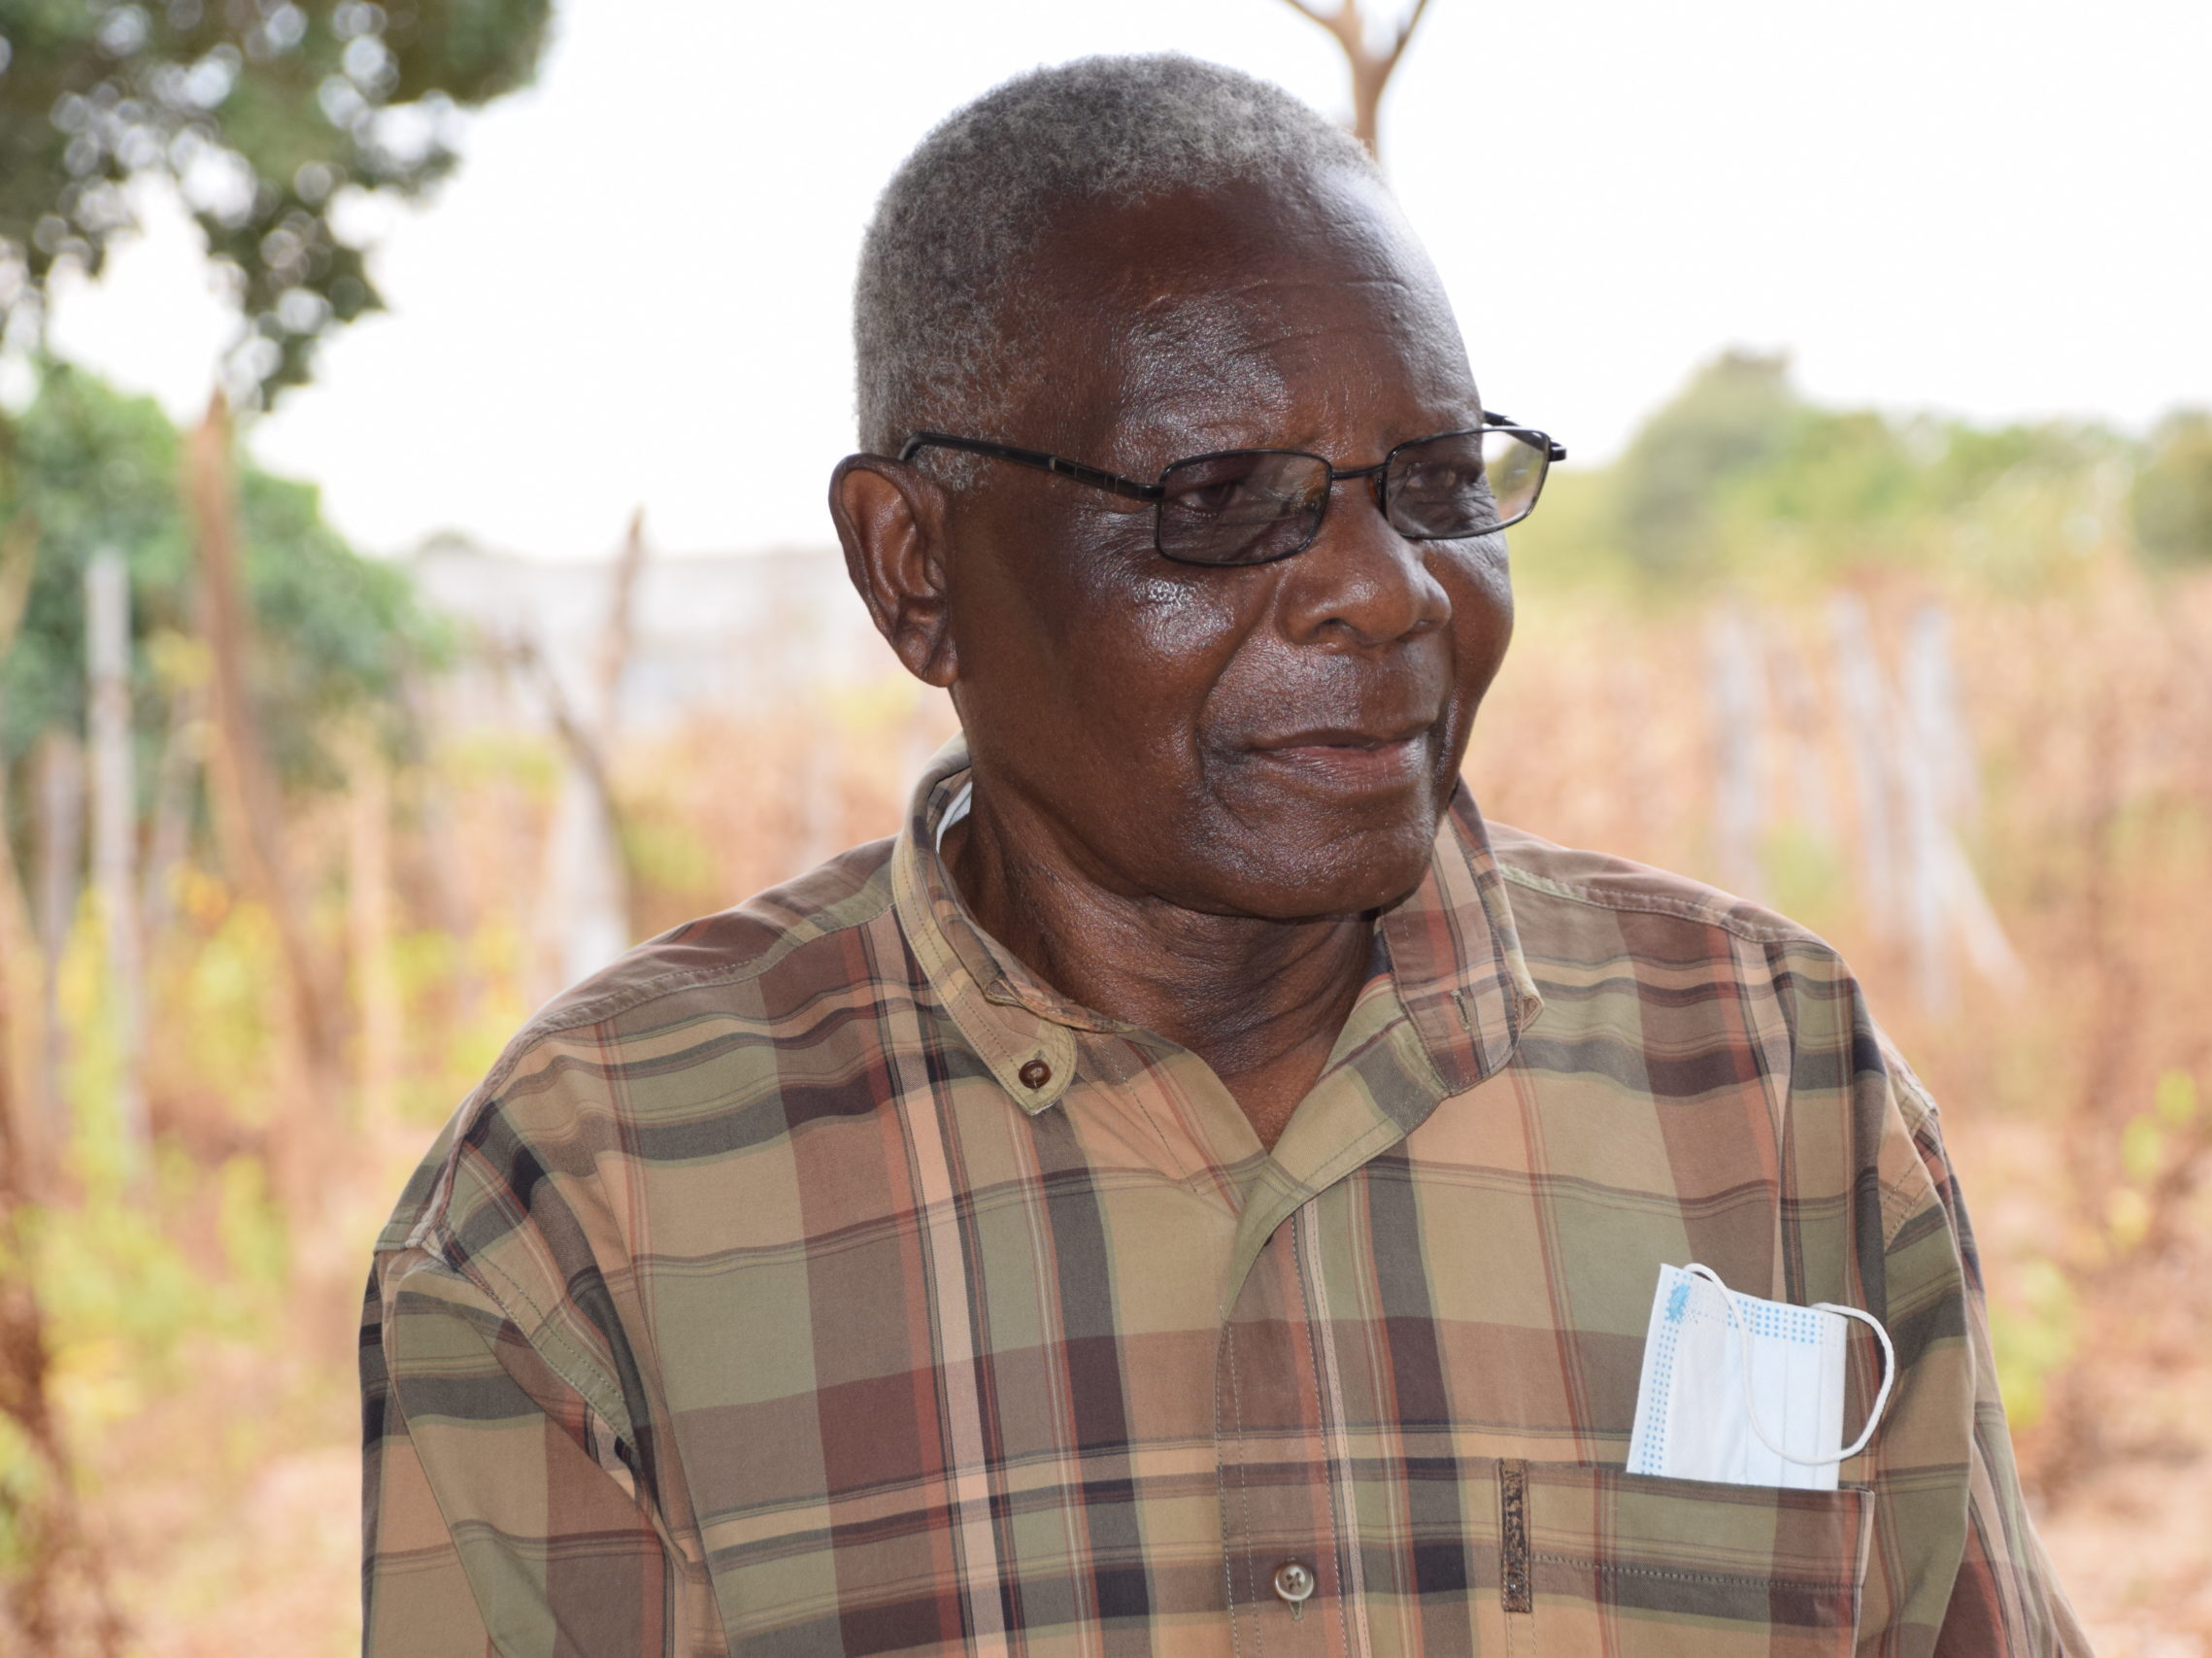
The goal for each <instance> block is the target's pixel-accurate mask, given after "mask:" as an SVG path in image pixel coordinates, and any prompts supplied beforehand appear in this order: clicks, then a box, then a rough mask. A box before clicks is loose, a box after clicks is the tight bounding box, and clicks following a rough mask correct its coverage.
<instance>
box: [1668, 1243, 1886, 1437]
mask: <svg viewBox="0 0 2212 1658" xmlns="http://www.w3.org/2000/svg"><path fill="white" fill-rule="evenodd" d="M1682 1270H1683V1271H1684V1272H1685V1273H1686V1274H1688V1275H1689V1276H1691V1277H1693V1278H1702V1279H1704V1280H1705V1281H1706V1282H1707V1283H1708V1284H1711V1285H1712V1286H1713V1288H1715V1289H1716V1290H1719V1291H1720V1292H1721V1300H1722V1301H1723V1303H1726V1306H1727V1309H1728V1324H1729V1326H1730V1327H1731V1328H1732V1329H1733V1330H1735V1332H1736V1333H1737V1335H1738V1336H1739V1337H1741V1339H1740V1340H1739V1341H1738V1342H1737V1343H1736V1350H1737V1351H1738V1352H1739V1353H1741V1354H1742V1355H1743V1390H1744V1411H1745V1413H1746V1414H1747V1415H1749V1416H1750V1417H1751V1431H1752V1432H1753V1433H1755V1434H1757V1435H1758V1436H1759V1441H1760V1444H1762V1445H1764V1446H1765V1447H1766V1448H1767V1449H1768V1450H1770V1451H1772V1452H1773V1453H1774V1454H1775V1455H1776V1456H1778V1457H1780V1458H1781V1459H1782V1460H1783V1461H1784V1462H1793V1463H1795V1464H1797V1465H1798V1466H1799V1467H1801V1468H1826V1467H1827V1466H1828V1465H1829V1464H1830V1463H1840V1462H1849V1461H1850V1460H1851V1459H1852V1458H1853V1457H1855V1456H1857V1455H1858V1454H1859V1453H1860V1451H1862V1450H1864V1449H1865V1448H1866V1447H1867V1445H1868V1444H1869V1443H1870V1442H1871V1441H1872V1440H1873V1438H1874V1430H1875V1429H1876V1428H1877V1427H1879V1426H1880V1425H1881V1421H1882V1412H1883V1410H1884V1409H1885V1408H1886V1407H1887V1406H1888V1405H1889V1403H1890V1389H1891V1388H1892V1387H1894V1386H1895V1385H1896V1380H1897V1350H1896V1349H1895V1348H1894V1347H1893V1346H1891V1345H1890V1333H1889V1332H1888V1331H1887V1330H1884V1329H1883V1328H1882V1321H1881V1320H1880V1319H1878V1318H1876V1317H1875V1316H1874V1315H1873V1314H1872V1313H1870V1312H1866V1311H1863V1310H1861V1309H1860V1308H1859V1307H1855V1306H1843V1305H1841V1304H1839V1303H1835V1302H1815V1303H1813V1305H1814V1306H1815V1307H1816V1308H1818V1309H1819V1310H1820V1311H1822V1312H1834V1313H1841V1314H1842V1315H1843V1316H1844V1317H1845V1318H1856V1319H1857V1320H1859V1322H1860V1323H1861V1324H1863V1325H1865V1326H1866V1327H1867V1328H1868V1329H1869V1330H1871V1331H1873V1332H1874V1338H1875V1339H1876V1340H1877V1341H1879V1342H1881V1343H1882V1387H1881V1391H1879V1392H1878V1393H1876V1394H1875V1395H1874V1407H1873V1408H1872V1409H1871V1410H1869V1411H1867V1413H1866V1427H1865V1430H1864V1432H1862V1433H1861V1434H1860V1436H1859V1438H1856V1439H1854V1440H1853V1441H1852V1442H1851V1443H1850V1444H1849V1445H1847V1446H1845V1447H1844V1448H1843V1449H1842V1450H1840V1451H1838V1452H1837V1453H1836V1454H1835V1455H1834V1456H1832V1457H1801V1456H1796V1455H1793V1453H1791V1452H1789V1451H1786V1450H1784V1449H1783V1448H1782V1447H1781V1446H1780V1445H1778V1444H1776V1443H1775V1442H1774V1438H1773V1436H1772V1435H1770V1434H1768V1433H1767V1431H1766V1424H1765V1423H1763V1422H1761V1421H1760V1419H1759V1405H1758V1404H1756V1403H1755V1402H1754V1401H1753V1399H1752V1388H1751V1326H1750V1323H1749V1322H1748V1321H1747V1320H1746V1319H1745V1318H1744V1317H1743V1316H1742V1314H1741V1313H1740V1312H1738V1310H1737V1308H1736V1292H1735V1291H1733V1290H1731V1289H1729V1288H1728V1286H1727V1285H1726V1284H1724V1283H1723V1282H1722V1281H1721V1274H1720V1273H1718V1272H1716V1271H1714V1270H1713V1269H1712V1268H1710V1267H1706V1266H1702V1265H1700V1264H1699V1263H1697V1262H1695V1261H1693V1262H1692V1263H1691V1264H1690V1265H1689V1266H1687V1267H1685V1268H1683V1269H1682Z"/></svg>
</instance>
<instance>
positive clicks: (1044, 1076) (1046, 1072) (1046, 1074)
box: [1015, 1060, 1053, 1088]
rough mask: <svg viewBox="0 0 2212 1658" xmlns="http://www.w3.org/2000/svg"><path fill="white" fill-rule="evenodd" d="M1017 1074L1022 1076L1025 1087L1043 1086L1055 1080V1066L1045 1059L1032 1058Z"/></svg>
mask: <svg viewBox="0 0 2212 1658" xmlns="http://www.w3.org/2000/svg"><path fill="white" fill-rule="evenodd" d="M1015 1074H1016V1075H1018V1076H1020V1077H1021V1078H1022V1087H1023V1088H1042V1087H1044V1086H1045V1084H1046V1083H1048V1082H1050V1081H1052V1080H1053V1067H1052V1066H1049V1065H1047V1064H1045V1062H1044V1061H1043V1060H1031V1061H1030V1062H1029V1063H1028V1064H1027V1065H1025V1066H1022V1068H1021V1070H1019V1071H1018V1072H1016V1073H1015Z"/></svg>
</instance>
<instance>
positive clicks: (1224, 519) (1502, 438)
mask: <svg viewBox="0 0 2212 1658" xmlns="http://www.w3.org/2000/svg"><path fill="white" fill-rule="evenodd" d="M925 449H957V450H962V451H965V452H966V453H968V454H970V455H986V456H989V457H991V458H992V459H994V460H1011V461H1013V462H1014V463H1015V464H1016V465H1018V466H1032V467H1035V468H1036V469H1037V470H1038V471H1040V472H1051V473H1055V474H1056V475H1058V476H1059V477H1062V478H1072V479H1074V480H1075V482H1077V483H1078V484H1088V485H1089V486H1090V487H1091V488H1092V489H1094V490H1105V491H1111V492H1112V493H1114V494H1117V495H1123V496H1126V497H1127V498H1128V499H1130V500H1133V501H1150V502H1152V503H1153V545H1154V547H1156V548H1157V549H1158V551H1159V554H1160V556H1161V557H1162V558H1172V559H1174V560H1175V561H1176V562H1177V563H1179V564H1269V563H1273V562H1274V561H1275V560H1276V559H1278V558H1290V556H1291V555H1292V554H1293V553H1303V552H1304V551H1305V550H1306V549H1307V548H1308V547H1311V546H1312V545H1313V541H1314V537H1315V536H1316V535H1318V534H1320V533H1321V521H1322V517H1323V515H1324V513H1326V512H1327V511H1328V496H1329V491H1330V489H1331V488H1332V487H1333V486H1334V485H1335V484H1336V482H1337V480H1338V479H1340V478H1372V479H1373V480H1374V484H1373V489H1374V491H1375V505H1376V508H1377V509H1378V510H1379V511H1380V512H1381V513H1382V515H1383V516H1384V518H1385V519H1387V520H1388V521H1389V522H1390V524H1391V528H1393V529H1395V530H1396V531H1397V532H1398V533H1399V534H1400V535H1402V536H1404V537H1405V538H1406V539H1407V540H1409V541H1458V540H1461V539H1463V538H1465V537H1467V536H1473V535H1490V534H1492V533H1494V532H1495V531H1497V530H1500V529H1504V528H1507V527H1508V526H1510V525H1512V524H1519V523H1520V522H1521V521H1522V520H1523V519H1525V518H1526V517H1527V516H1528V515H1529V514H1530V513H1531V512H1533V511H1535V509H1536V497H1537V496H1538V495H1539V494H1541V493H1542V492H1543V489H1544V475H1545V474H1546V472H1548V471H1549V470H1550V469H1551V464H1552V462H1553V461H1555V460H1564V459H1565V458H1566V457H1567V452H1566V449H1565V448H1564V447H1563V446H1562V445H1560V444H1557V443H1554V442H1553V441H1552V439H1551V437H1550V435H1549V434H1547V433H1544V432H1540V431H1537V430H1536V429H1535V428H1534V427H1532V426H1522V425H1516V424H1514V423H1513V421H1512V420H1511V419H1510V418H1509V417H1507V416H1504V415H1496V414H1488V413H1486V414H1485V415H1484V416H1483V425H1482V426H1481V427H1480V428H1478V429H1476V430H1473V431H1462V432H1441V433H1439V434H1437V435H1436V436H1434V437H1419V438H1414V439H1412V440H1411V441H1409V442H1406V443H1401V444H1399V445H1398V446H1397V447H1396V448H1395V449H1393V450H1391V452H1390V454H1389V455H1387V456H1385V457H1383V459H1382V460H1381V461H1380V462H1379V463H1378V464H1376V465H1373V466H1357V467H1347V468H1339V467H1335V466H1331V465H1330V464H1329V463H1328V461H1327V460H1325V459H1324V458H1323V457H1321V456H1318V455H1308V454H1307V453H1306V452H1305V451H1303V450H1297V449H1230V450H1223V451H1222V452H1221V453H1220V454H1218V455H1194V456H1192V457H1190V458H1189V459H1188V460H1178V461H1175V462H1173V463H1172V464H1170V465H1169V466H1168V467H1167V468H1166V469H1165V470H1163V471H1162V472H1161V473H1160V475H1159V481H1158V482H1157V483H1156V484H1145V483H1140V482H1138V481H1137V480H1136V479H1134V478H1124V477H1123V476H1122V475H1121V474H1120V473H1118V472H1105V471H1101V470H1100V469H1099V468H1097V467H1095V466H1086V465H1084V464H1083V463H1082V462H1081V461H1076V460H1068V459H1065V458H1063V457H1060V456H1057V455H1046V454H1044V453H1042V452H1041V451H1038V450H1034V449H1016V448H1014V447H1013V446H1011V445H1009V444H1003V443H989V442H986V441H985V440H984V439H982V438H973V437H954V436H951V435H950V434H948V433H946V432H916V433H914V434H913V435H912V436H910V437H909V438H908V439H907V440H906V442H905V444H904V445H902V446H901V447H900V449H899V452H898V457H899V459H901V460H912V459H913V458H914V457H916V456H917V455H919V454H920V453H921V452H922V451H923V450H925Z"/></svg>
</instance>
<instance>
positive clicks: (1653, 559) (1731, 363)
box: [1613, 351, 1800, 575]
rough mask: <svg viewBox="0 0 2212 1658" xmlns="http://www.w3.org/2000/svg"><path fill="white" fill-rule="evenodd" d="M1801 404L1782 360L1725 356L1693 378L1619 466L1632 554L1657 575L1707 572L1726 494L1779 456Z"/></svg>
mask: <svg viewBox="0 0 2212 1658" xmlns="http://www.w3.org/2000/svg"><path fill="white" fill-rule="evenodd" d="M1799 407H1800V405H1799V404H1798V401H1797V395H1796V392H1795V391H1794V390H1793V389H1792V388H1791V385H1790V367H1789V362H1788V360H1787V359H1786V358H1784V357H1782V356H1779V355H1774V356H1768V355H1760V354H1759V353H1755V352H1735V351H1731V352H1726V353H1724V354H1723V355H1720V356H1718V357H1716V358H1715V359H1714V360H1713V361H1712V362H1710V363H1708V364H1706V366H1705V367H1703V368H1702V369H1700V370H1699V371H1698V372H1697V373H1696V374H1695V375H1694V376H1693V377H1692V379H1691V381H1690V384H1689V385H1687V386H1685V387H1684V388H1683V389H1681V390H1680V391H1679V392H1677V393H1676V394H1675V396H1674V398H1673V400H1672V401H1670V402H1669V403H1668V404H1667V405H1666V406H1665V407H1664V408H1662V409H1660V410H1659V412H1658V413H1656V414H1654V415H1653V416H1652V417H1651V418H1650V419H1649V420H1648V421H1646V422H1645V423H1644V425H1643V427H1642V429H1641V430H1639V431H1638V432H1637V434H1636V436H1635V439H1634V441H1632V442H1631V443H1630V444H1629V446H1628V449H1627V452H1626V453H1625V455H1623V456H1622V457H1621V459H1620V461H1619V462H1618V463H1617V465H1616V467H1615V477H1614V479H1613V488H1614V491H1615V500H1616V504H1617V510H1618V512H1619V515H1620V533H1621V539H1622V543H1623V545H1624V547H1625V549H1626V551H1627V553H1628V555H1629V557H1630V558H1632V559H1633V560H1634V561H1635V562H1636V563H1637V564H1638V565H1639V566H1641V567H1642V568H1644V569H1645V570H1647V571H1649V572H1651V573H1653V574H1655V575H1673V574H1687V573H1691V572H1693V571H1697V570H1701V569H1702V568H1704V567H1705V566H1707V565H1709V564H1710V562H1711V560H1712V558H1713V556H1714V554H1715V551H1716V549H1715V547H1714V536H1715V530H1716V528H1717V516H1718V514H1717V508H1718V505H1719V500H1718V497H1719V494H1720V492H1721V491H1722V490H1723V489H1724V488H1725V487H1726V485H1727V484H1728V483H1730V482H1731V481H1732V480H1736V479H1739V478H1742V477H1744V476H1746V475H1749V474H1752V473H1755V472H1757V471H1758V470H1760V468H1761V467H1763V466H1766V465H1768V464H1769V463H1771V462H1772V461H1773V460H1774V459H1775V458H1776V457H1779V456H1780V455H1781V454H1782V452H1783V450H1784V448H1785V446H1786V445H1787V443H1788V441H1789V436H1790V430H1789V428H1790V423H1791V418H1792V416H1793V414H1794V413H1795V412H1796V410H1797V409H1798V408H1799Z"/></svg>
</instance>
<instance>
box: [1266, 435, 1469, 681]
mask: <svg viewBox="0 0 2212 1658" xmlns="http://www.w3.org/2000/svg"><path fill="white" fill-rule="evenodd" d="M1377 495H1378V491H1377V490H1376V488H1375V480H1374V479H1372V478H1344V477H1340V478H1338V479H1337V480H1336V482H1335V484H1334V485H1333V486H1332V487H1331V490H1330V493H1329V502H1328V511H1327V514H1326V516H1324V518H1323V520H1322V524H1321V533H1320V534H1318V535H1317V536H1315V537H1314V542H1313V545H1312V546H1310V547H1308V548H1307V549H1306V550H1305V551H1304V552H1303V553H1301V554H1299V555H1298V556H1297V557H1296V558H1291V559H1289V560H1288V561H1287V562H1286V564H1285V566H1284V570H1285V575H1286V577H1287V580H1286V581H1285V583H1284V589H1283V603H1284V606H1285V618H1284V620H1285V629H1286V631H1287V632H1289V634H1290V637H1291V638H1293V639H1296V640H1300V641H1306V640H1311V641H1313V642H1314V643H1317V644H1324V645H1325V644H1335V645H1337V646H1339V647H1344V646H1349V647H1352V648H1355V649H1372V648H1374V647H1376V646H1379V645H1389V644H1392V643H1394V642H1396V641H1397V640H1400V639H1403V638H1406V637H1408V636H1410V635H1413V634H1419V633H1429V632H1434V631H1435V630H1437V629H1438V628H1440V627H1442V626H1444V625H1445V624H1446V623H1448V622H1450V621H1451V620H1452V599H1451V595H1450V594H1449V593H1447V592H1445V591H1444V587H1443V585H1442V584H1441V583H1440V582H1438V581H1437V579H1436V578H1435V576H1433V575H1432V574H1430V573H1429V569H1428V559H1427V558H1426V557H1425V552H1424V544H1423V543H1421V542H1419V541H1409V540H1407V539H1406V538H1405V537H1404V536H1403V535H1400V534H1399V533H1398V532H1397V531H1396V530H1395V529H1394V528H1392V527H1391V523H1390V521H1389V520H1388V519H1386V518H1385V517H1384V516H1383V512H1382V508H1381V504H1380V502H1379V501H1378V499H1377Z"/></svg>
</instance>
